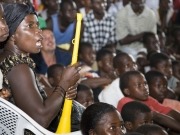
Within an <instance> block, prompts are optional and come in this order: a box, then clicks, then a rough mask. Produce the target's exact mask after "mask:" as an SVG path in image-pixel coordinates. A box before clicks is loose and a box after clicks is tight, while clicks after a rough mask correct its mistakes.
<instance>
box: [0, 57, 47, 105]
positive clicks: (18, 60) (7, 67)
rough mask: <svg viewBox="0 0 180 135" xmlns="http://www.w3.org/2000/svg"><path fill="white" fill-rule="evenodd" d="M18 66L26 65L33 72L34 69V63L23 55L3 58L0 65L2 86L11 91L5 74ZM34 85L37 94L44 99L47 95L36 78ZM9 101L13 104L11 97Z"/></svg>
mask: <svg viewBox="0 0 180 135" xmlns="http://www.w3.org/2000/svg"><path fill="white" fill-rule="evenodd" d="M19 64H27V65H28V66H29V67H30V68H31V69H32V70H33V71H34V68H35V63H34V61H33V60H32V59H31V58H30V57H29V56H27V55H25V54H20V55H13V56H9V57H7V58H5V59H4V60H3V61H2V62H1V63H0V69H1V71H2V73H3V86H5V87H7V88H8V89H9V90H10V91H11V86H10V84H9V81H8V79H7V74H8V72H10V71H11V69H12V68H13V67H14V66H17V65H19ZM36 83H37V86H38V88H39V92H40V93H41V95H42V97H43V98H44V99H46V97H47V95H46V93H45V91H44V90H43V88H42V87H41V86H40V83H39V81H38V79H37V77H36ZM10 101H11V102H12V103H13V102H14V100H13V97H11V99H10Z"/></svg>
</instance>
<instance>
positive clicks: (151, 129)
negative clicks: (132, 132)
mask: <svg viewBox="0 0 180 135" xmlns="http://www.w3.org/2000/svg"><path fill="white" fill-rule="evenodd" d="M136 132H138V133H142V134H143V135H168V133H167V132H166V130H165V129H164V128H162V127H161V126H159V125H156V124H145V125H142V126H140V127H138V128H137V129H136Z"/></svg>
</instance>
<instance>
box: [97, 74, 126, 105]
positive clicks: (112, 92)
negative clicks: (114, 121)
mask: <svg viewBox="0 0 180 135" xmlns="http://www.w3.org/2000/svg"><path fill="white" fill-rule="evenodd" d="M119 81H120V79H119V78H117V79H115V80H114V81H113V82H112V83H111V84H109V85H108V86H106V87H105V88H104V89H103V90H102V91H101V93H100V94H99V96H98V99H99V101H100V102H104V103H108V104H111V105H113V106H114V107H116V108H117V105H118V102H119V100H120V99H121V98H123V97H124V95H123V93H122V92H121V89H120V87H119Z"/></svg>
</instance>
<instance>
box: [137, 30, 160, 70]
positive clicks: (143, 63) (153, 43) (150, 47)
mask: <svg viewBox="0 0 180 135" xmlns="http://www.w3.org/2000/svg"><path fill="white" fill-rule="evenodd" d="M143 45H144V47H145V48H146V51H147V52H146V53H140V54H139V55H138V56H139V57H138V58H137V61H136V62H137V64H138V68H139V71H141V72H143V73H145V72H147V71H148V70H150V68H149V61H148V57H149V55H150V54H151V53H152V52H160V45H159V42H158V38H157V36H156V35H155V34H154V33H153V32H145V33H144V35H143Z"/></svg>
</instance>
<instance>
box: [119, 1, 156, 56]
mask: <svg viewBox="0 0 180 135" xmlns="http://www.w3.org/2000/svg"><path fill="white" fill-rule="evenodd" d="M156 23H157V21H156V16H155V13H154V12H153V10H151V9H150V8H148V7H147V6H146V5H145V0H131V2H130V3H129V4H128V5H127V6H125V7H124V8H123V9H122V10H120V11H119V12H118V14H117V20H116V36H117V39H118V41H119V43H120V45H118V46H117V49H119V50H121V51H123V52H126V53H129V54H131V55H132V56H133V57H134V58H135V59H136V58H137V54H138V52H142V51H145V49H144V47H143V44H142V37H143V35H144V32H153V33H155V34H156V31H157V27H156Z"/></svg>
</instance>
